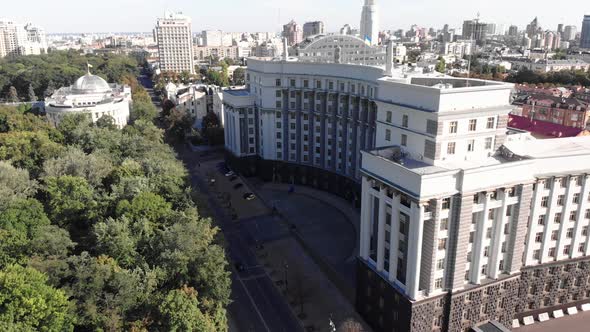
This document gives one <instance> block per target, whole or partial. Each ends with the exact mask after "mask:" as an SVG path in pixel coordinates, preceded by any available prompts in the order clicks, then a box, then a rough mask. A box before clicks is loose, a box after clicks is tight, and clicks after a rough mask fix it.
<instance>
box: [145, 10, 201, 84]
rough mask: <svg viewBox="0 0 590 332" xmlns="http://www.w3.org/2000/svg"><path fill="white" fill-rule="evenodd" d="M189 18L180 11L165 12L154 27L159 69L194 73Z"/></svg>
mask: <svg viewBox="0 0 590 332" xmlns="http://www.w3.org/2000/svg"><path fill="white" fill-rule="evenodd" d="M192 35H193V33H192V28H191V18H190V17H188V16H185V15H182V13H172V12H166V15H165V17H162V18H159V19H158V23H157V24H156V28H155V29H154V39H155V40H156V42H157V43H158V52H159V53H160V69H161V70H162V71H171V72H176V73H180V72H183V71H187V72H189V73H191V74H194V73H195V63H194V57H193V38H192Z"/></svg>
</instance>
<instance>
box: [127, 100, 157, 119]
mask: <svg viewBox="0 0 590 332" xmlns="http://www.w3.org/2000/svg"><path fill="white" fill-rule="evenodd" d="M157 116H158V109H157V108H156V106H154V104H153V103H152V101H151V100H149V101H147V102H145V101H137V100H135V101H133V106H132V108H131V122H132V123H135V122H136V121H138V120H145V121H150V122H151V121H154V119H155V118H156V117H157Z"/></svg>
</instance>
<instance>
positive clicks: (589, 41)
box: [580, 15, 590, 48]
mask: <svg viewBox="0 0 590 332" xmlns="http://www.w3.org/2000/svg"><path fill="white" fill-rule="evenodd" d="M580 47H581V48H590V15H584V22H582V36H581V38H580Z"/></svg>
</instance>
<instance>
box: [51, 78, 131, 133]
mask: <svg viewBox="0 0 590 332" xmlns="http://www.w3.org/2000/svg"><path fill="white" fill-rule="evenodd" d="M131 102H132V99H131V88H130V87H128V86H126V85H119V84H108V83H107V82H106V81H105V80H104V79H102V78H101V77H99V76H95V75H92V74H91V73H90V71H88V73H87V74H86V75H84V76H82V77H80V78H79V79H78V80H76V82H75V83H74V84H73V85H72V86H69V87H62V88H60V89H58V90H57V91H55V92H54V93H53V94H52V95H51V96H50V97H48V98H46V99H45V112H46V114H47V118H48V120H49V122H51V123H52V124H53V125H55V126H57V125H59V123H60V122H61V119H62V118H63V116H64V115H66V114H87V115H88V116H89V118H90V119H91V120H92V122H96V121H98V120H99V119H100V118H102V117H103V116H109V117H111V118H113V120H114V122H115V125H116V126H117V127H119V128H123V127H124V126H125V125H127V122H128V121H129V112H130V104H131Z"/></svg>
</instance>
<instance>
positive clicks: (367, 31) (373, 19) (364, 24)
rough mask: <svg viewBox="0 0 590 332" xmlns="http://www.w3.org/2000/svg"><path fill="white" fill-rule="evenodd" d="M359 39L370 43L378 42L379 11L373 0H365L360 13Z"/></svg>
mask: <svg viewBox="0 0 590 332" xmlns="http://www.w3.org/2000/svg"><path fill="white" fill-rule="evenodd" d="M361 39H363V40H366V41H367V42H368V43H369V44H370V45H377V44H379V12H378V7H377V5H376V4H375V0H365V5H364V6H363V12H362V14H361Z"/></svg>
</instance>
